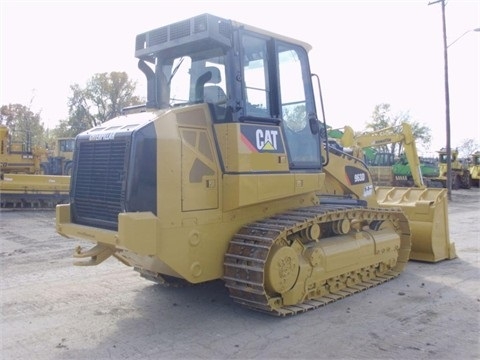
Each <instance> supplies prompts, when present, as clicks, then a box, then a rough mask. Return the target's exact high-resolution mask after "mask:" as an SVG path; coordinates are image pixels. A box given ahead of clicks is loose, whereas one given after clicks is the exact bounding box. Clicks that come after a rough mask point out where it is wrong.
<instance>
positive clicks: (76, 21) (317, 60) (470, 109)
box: [0, 0, 480, 154]
mask: <svg viewBox="0 0 480 360" xmlns="http://www.w3.org/2000/svg"><path fill="white" fill-rule="evenodd" d="M429 2H434V0H403V1H401V0H370V1H362V0H348V1H347V0H336V1H333V0H330V1H327V0H316V1H313V0H310V1H302V0H290V1H282V0H276V1H272V0H257V1H252V0H243V1H234V0H231V1H229V0H223V1H208V0H203V1H198V0H197V1H194V0H190V1H182V0H176V1H170V0H157V1H142V0H137V1H122V0H117V1H106V0H103V1H102V0H97V1H73V0H72V1H69V0H63V1H42V0H36V1H22V0H2V1H1V2H0V29H1V42H0V46H1V48H0V55H1V64H0V81H1V87H0V105H8V104H17V103H18V104H22V105H26V106H30V107H31V109H32V110H33V111H34V112H40V113H41V119H42V121H43V122H44V125H45V126H46V127H48V128H54V127H55V126H56V125H57V124H58V121H59V120H61V119H66V118H67V117H68V108H67V99H68V97H69V96H71V90H70V86H71V85H74V84H79V85H80V86H81V87H85V86H86V83H87V81H88V80H89V79H90V78H91V77H92V76H93V75H94V74H97V73H104V72H107V73H109V72H112V71H124V72H126V73H127V74H128V76H129V78H130V79H131V80H133V81H135V82H137V92H138V95H141V96H144V97H146V86H145V85H146V82H145V78H144V75H143V74H142V73H141V72H140V70H138V68H137V59H136V58H135V57H134V49H135V36H136V35H137V34H139V33H143V32H145V31H148V30H151V29H155V28H158V27H161V26H164V25H167V24H170V23H172V22H176V21H180V20H184V19H186V18H189V17H192V16H195V15H198V14H202V13H211V14H214V15H217V16H220V17H224V18H227V19H232V20H236V21H239V22H242V23H246V24H249V25H253V26H256V27H260V28H263V29H266V30H269V31H272V32H276V33H279V34H282V35H286V36H289V37H293V38H297V39H299V40H303V41H305V42H307V43H310V44H311V45H312V47H313V49H312V50H311V52H310V62H311V69H312V72H314V73H316V74H318V75H319V77H320V80H321V82H322V93H323V97H324V105H325V114H326V119H327V123H328V124H329V125H331V126H333V127H334V128H340V127H342V126H344V125H349V126H351V127H352V128H353V129H354V130H356V131H361V130H363V129H365V124H366V123H367V122H369V121H371V116H372V113H373V110H374V108H375V105H378V104H381V103H388V104H390V105H391V107H392V110H393V114H396V113H400V112H408V113H409V115H410V119H411V120H412V121H416V122H418V123H420V124H421V125H424V126H428V127H429V128H430V129H431V130H432V142H431V144H429V145H430V146H429V148H422V147H420V151H421V152H422V153H423V154H426V153H428V154H435V151H436V150H439V149H440V148H441V147H445V145H446V112H445V104H446V101H445V67H444V52H443V30H442V12H441V4H440V3H437V4H430V5H429ZM446 4H447V5H446V28H447V44H451V46H449V47H448V70H449V71H448V79H449V94H450V122H451V145H452V147H453V148H454V147H457V146H460V145H461V144H462V142H463V141H464V140H466V139H474V140H475V141H476V142H477V143H480V32H474V31H472V30H473V29H476V28H480V1H479V0H447V2H446ZM457 39H458V41H456V40H457ZM453 42H454V43H453Z"/></svg>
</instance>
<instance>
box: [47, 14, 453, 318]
mask: <svg viewBox="0 0 480 360" xmlns="http://www.w3.org/2000/svg"><path fill="white" fill-rule="evenodd" d="M309 49H310V46H309V45H308V44H306V43H304V42H302V41H298V40H294V39H291V38H289V37H286V36H281V35H277V34H273V33H271V32H269V31H265V30H261V29H258V28H255V27H252V26H249V25H246V24H241V23H238V22H235V21H231V20H226V19H222V18H219V17H216V16H213V15H210V14H203V15H199V16H196V17H193V18H190V19H186V20H184V21H180V22H177V23H174V24H170V25H166V26H163V27H160V28H158V29H154V30H151V31H148V32H145V33H142V34H139V35H137V37H136V42H135V56H136V57H137V58H138V59H139V63H138V66H139V68H140V70H141V71H142V72H143V73H144V74H145V76H146V79H147V89H148V92H147V102H146V104H145V105H144V106H136V107H131V108H127V109H125V111H124V115H122V116H120V117H118V118H115V119H112V120H110V121H108V122H105V123H104V124H102V125H100V126H98V127H95V128H92V129H90V130H88V131H86V132H84V133H82V134H80V135H78V136H77V138H76V145H75V152H74V166H73V172H72V179H71V189H70V203H69V204H61V205H58V206H57V214H56V218H57V225H56V229H57V232H58V233H59V234H61V235H63V236H65V237H69V238H77V239H84V240H87V241H89V242H91V243H93V247H92V248H91V249H89V250H84V249H82V248H80V247H79V248H77V250H76V252H75V254H74V257H75V258H77V259H79V260H78V262H77V263H76V264H77V265H81V266H82V265H83V266H90V265H97V264H100V263H101V262H102V261H104V260H105V259H108V258H109V257H111V256H113V257H115V258H117V259H118V260H120V261H121V262H123V263H124V264H126V265H129V266H132V267H134V269H135V270H136V271H138V272H139V273H140V274H141V275H142V276H143V277H145V278H147V279H150V280H153V281H156V282H158V283H160V284H163V285H165V286H168V285H178V284H181V283H191V284H198V283H202V282H206V281H211V280H215V279H222V280H223V281H224V282H225V285H226V287H227V288H228V290H229V293H230V296H231V298H232V299H233V300H234V301H235V302H237V303H239V304H241V305H243V306H245V307H248V308H250V309H254V310H258V311H263V312H266V313H268V314H271V315H277V316H285V315H293V314H297V313H300V312H305V311H307V310H311V309H315V308H318V307H320V306H323V305H325V304H328V303H330V302H332V301H335V300H338V299H341V298H343V297H345V296H349V295H351V294H353V293H356V292H359V291H362V290H365V289H367V288H369V287H371V286H375V285H377V284H380V283H382V282H384V281H387V280H389V279H392V278H394V277H396V276H398V275H399V274H400V273H401V272H402V271H403V269H404V268H405V265H406V264H407V262H408V260H409V259H418V260H424V261H429V262H438V261H441V260H444V259H450V258H453V257H455V251H454V244H453V243H450V239H449V232H448V216H447V212H446V206H447V203H446V197H445V190H444V189H438V190H437V191H436V192H431V191H429V190H428V189H406V188H404V189H399V188H389V189H388V191H387V190H386V191H380V192H376V191H375V189H374V187H373V184H372V181H371V177H370V174H369V171H368V168H366V166H365V164H364V163H363V162H362V161H361V160H359V159H357V158H354V157H353V156H351V155H348V154H345V153H343V152H341V151H340V150H337V149H334V148H329V146H328V141H327V140H328V139H327V131H326V130H327V128H326V123H325V119H324V115H323V114H324V111H323V102H322V100H321V96H320V95H321V91H320V86H319V85H320V84H319V81H318V77H317V76H316V75H314V74H312V73H311V71H310V64H309V61H308V51H309ZM315 94H317V96H315ZM316 104H318V105H319V109H318V111H317V108H316Z"/></svg>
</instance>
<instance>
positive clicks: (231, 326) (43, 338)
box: [0, 188, 480, 359]
mask: <svg viewBox="0 0 480 360" xmlns="http://www.w3.org/2000/svg"><path fill="white" fill-rule="evenodd" d="M452 194H453V195H452V196H453V199H452V201H451V202H450V204H449V214H450V215H449V217H450V236H451V239H452V241H455V243H456V249H457V254H458V258H457V259H454V260H448V261H443V262H440V263H437V264H427V263H420V262H414V261H411V262H409V264H408V266H407V269H406V270H405V272H404V273H403V274H402V275H401V276H400V277H399V278H397V279H394V280H392V281H389V282H387V283H385V284H383V285H381V286H378V287H375V288H371V289H369V290H367V291H364V292H361V293H358V294H355V295H354V296H351V297H348V298H346V299H343V300H340V301H337V302H335V303H332V304H329V305H328V306H326V307H324V308H320V309H318V310H315V311H311V312H308V313H305V314H301V315H297V316H295V317H290V318H275V317H271V316H268V315H264V314H261V313H257V312H253V311H249V310H246V309H243V308H241V307H239V306H238V305H236V304H234V303H233V302H232V301H231V300H230V298H229V296H228V292H227V290H226V289H225V287H224V285H223V283H222V282H221V281H215V282H211V283H207V284H203V285H198V286H193V287H187V288H179V289H165V288H162V287H159V286H158V285H155V284H154V283H151V282H149V281H147V280H145V279H143V278H141V277H139V275H138V274H137V273H136V272H134V271H133V270H132V269H131V268H128V267H126V266H125V265H123V264H121V263H120V262H118V261H116V260H115V259H112V258H110V259H108V260H107V261H106V262H104V263H102V264H101V265H99V266H96V267H75V266H73V265H72V263H73V259H72V256H71V255H72V252H73V249H74V248H75V247H76V246H77V245H78V244H80V245H87V246H88V244H82V243H81V242H79V241H77V240H70V239H65V238H63V237H61V236H59V235H58V234H56V233H55V213H54V211H1V212H0V230H1V232H0V261H1V263H0V264H1V282H0V296H1V298H0V303H1V310H2V316H1V344H0V345H1V347H0V348H1V353H0V355H1V359H279V358H288V359H479V358H480V338H479V334H480V289H479V286H478V285H479V275H480V274H479V269H480V264H479V244H480V242H479V240H480V238H479V237H480V205H479V204H480V189H478V188H472V189H470V190H458V191H453V193H452Z"/></svg>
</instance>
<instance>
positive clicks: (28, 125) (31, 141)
mask: <svg viewBox="0 0 480 360" xmlns="http://www.w3.org/2000/svg"><path fill="white" fill-rule="evenodd" d="M0 114H1V118H0V123H1V124H3V125H5V126H7V127H8V129H9V133H10V135H11V141H12V142H16V143H21V144H22V146H23V149H24V150H25V151H30V150H31V149H33V147H35V146H38V147H44V146H45V143H46V140H47V138H46V136H47V135H46V132H45V128H44V125H43V123H42V122H41V116H40V113H39V112H38V113H34V112H33V111H32V110H31V109H30V106H26V105H22V104H9V105H3V106H2V107H1V108H0Z"/></svg>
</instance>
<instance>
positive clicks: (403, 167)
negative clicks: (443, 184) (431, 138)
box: [339, 123, 439, 188]
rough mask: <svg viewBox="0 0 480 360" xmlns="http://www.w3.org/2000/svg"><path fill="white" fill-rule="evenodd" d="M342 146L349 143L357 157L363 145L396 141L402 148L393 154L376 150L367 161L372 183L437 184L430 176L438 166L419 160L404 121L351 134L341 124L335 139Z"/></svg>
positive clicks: (435, 173)
mask: <svg viewBox="0 0 480 360" xmlns="http://www.w3.org/2000/svg"><path fill="white" fill-rule="evenodd" d="M339 141H340V142H341V144H342V145H343V146H346V147H350V148H351V149H352V150H353V154H354V155H356V156H357V157H359V158H361V157H362V156H363V150H364V149H370V148H374V147H380V146H385V145H389V144H395V143H400V144H401V145H402V146H403V149H404V152H403V154H402V156H400V158H398V159H397V158H395V156H394V154H393V153H392V152H382V151H379V152H376V153H375V155H374V157H373V160H371V161H370V162H369V164H368V168H369V170H370V173H371V174H372V180H373V183H374V185H377V186H400V187H401V186H407V187H411V186H415V187H418V188H425V187H426V186H428V187H438V186H439V184H436V183H435V182H434V181H433V180H432V179H433V177H434V176H438V170H437V169H432V165H431V164H422V163H421V161H420V157H419V156H418V152H417V146H416V144H415V138H414V136H413V131H412V128H411V126H410V124H408V123H402V124H400V125H398V126H391V127H387V128H384V129H380V130H376V131H365V132H362V133H358V134H355V133H354V131H353V129H351V128H350V127H349V126H345V128H344V133H343V136H342V137H341V138H340V140H339Z"/></svg>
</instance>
